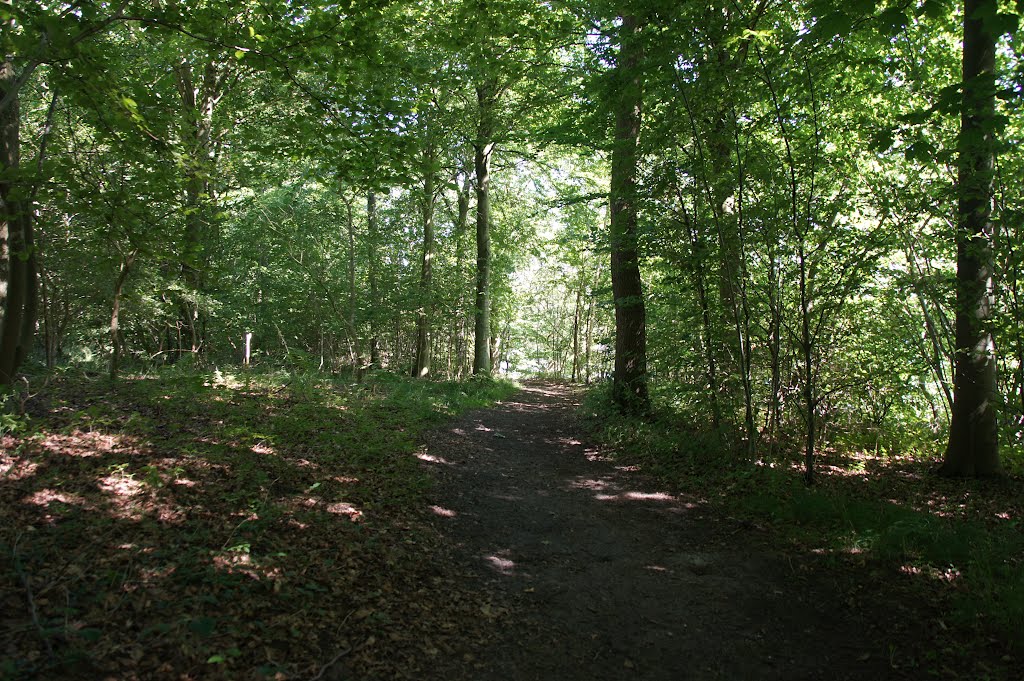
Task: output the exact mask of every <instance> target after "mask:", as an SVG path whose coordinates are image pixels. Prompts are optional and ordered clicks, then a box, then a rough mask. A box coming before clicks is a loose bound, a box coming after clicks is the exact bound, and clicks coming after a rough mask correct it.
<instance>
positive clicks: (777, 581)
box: [424, 383, 924, 681]
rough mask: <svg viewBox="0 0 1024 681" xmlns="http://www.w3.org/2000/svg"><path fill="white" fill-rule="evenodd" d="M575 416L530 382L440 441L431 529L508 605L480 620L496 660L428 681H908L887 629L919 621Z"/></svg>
mask: <svg viewBox="0 0 1024 681" xmlns="http://www.w3.org/2000/svg"><path fill="white" fill-rule="evenodd" d="M576 406H577V394H576V393H574V391H573V390H572V389H571V388H569V387H567V386H560V385H555V384H547V383H531V384H528V385H527V386H526V387H524V389H523V390H522V391H521V392H520V393H518V394H517V395H515V396H514V397H512V398H511V399H509V400H507V401H505V402H503V403H501V404H499V405H497V406H496V407H494V408H491V409H486V410H478V411H475V412H471V413H469V414H467V415H465V416H463V417H462V418H461V419H459V420H458V421H457V422H456V423H454V424H451V425H450V426H448V427H447V428H445V429H444V430H441V431H437V432H436V433H434V435H433V437H432V438H431V440H430V442H429V444H428V449H427V454H426V455H425V456H424V458H425V459H427V460H429V461H431V462H432V463H430V464H429V465H431V466H433V467H435V469H436V470H437V471H438V473H439V477H440V480H441V482H440V484H439V485H438V486H437V489H436V490H435V493H434V499H433V500H432V503H433V504H435V505H434V506H433V510H434V512H435V513H436V514H437V523H438V526H439V528H440V529H441V530H442V532H444V533H446V534H447V535H448V536H450V537H451V538H453V539H454V540H455V542H456V544H457V545H458V546H459V549H458V552H459V554H458V557H459V559H460V560H462V561H464V563H465V569H466V573H467V575H468V577H467V578H468V579H470V580H471V581H473V582H475V583H476V584H475V586H477V587H478V588H480V589H483V590H485V591H486V592H488V593H490V594H492V595H493V597H494V601H495V603H498V604H502V603H504V604H506V606H507V607H503V606H500V605H496V606H495V609H494V610H493V611H489V610H488V609H487V608H485V610H484V612H482V613H481V615H480V616H481V628H491V627H493V628H496V629H497V630H498V631H499V632H500V633H499V634H498V635H497V637H496V638H495V639H494V640H493V641H492V644H491V646H490V647H489V649H486V650H479V651H474V653H473V654H471V655H467V656H465V657H462V658H459V659H448V660H446V661H441V660H439V661H438V667H437V668H436V670H435V671H436V674H431V675H430V677H429V678H437V679H446V680H450V681H455V680H457V679H465V680H467V681H468V680H471V679H472V680H474V681H475V680H486V679H503V680H506V681H520V680H526V679H544V680H547V679H559V680H564V679H581V680H582V679H673V680H681V679H879V678H900V677H902V676H903V674H900V673H898V671H897V670H896V669H894V668H893V667H892V666H891V664H890V659H891V658H892V657H893V654H894V651H895V650H896V649H895V648H893V646H894V645H897V644H898V642H897V641H895V640H894V639H893V638H892V637H891V636H892V634H893V631H891V630H889V631H887V630H888V629H889V628H890V625H891V623H893V622H895V621H897V620H899V621H901V622H902V623H903V626H906V625H907V624H908V623H909V626H911V627H913V626H914V624H913V622H914V621H915V619H917V618H916V617H915V616H914V615H913V614H910V613H902V612H900V610H901V608H898V607H896V606H895V605H893V604H885V603H883V602H880V601H879V600H878V599H882V598H884V596H882V595H881V594H877V595H872V594H865V593H863V592H862V591H857V590H856V589H857V588H856V587H854V591H853V592H851V587H850V584H849V583H848V582H849V580H848V579H844V578H843V577H842V576H841V575H837V574H835V573H832V572H831V571H829V570H827V569H821V568H820V567H815V565H817V563H819V562H820V561H816V560H814V559H813V557H810V556H805V557H799V556H798V557H794V556H793V555H787V554H784V553H781V552H779V551H777V550H774V549H772V548H771V547H769V546H768V545H767V544H766V542H765V539H764V538H763V536H762V535H761V534H760V533H758V532H757V531H756V530H753V529H749V528H745V527H744V526H743V525H742V524H740V523H739V522H737V521H735V520H731V519H728V518H725V517H722V516H721V515H720V514H719V513H716V512H715V511H714V510H712V509H710V508H708V507H706V506H704V505H702V504H700V503H698V502H697V501H696V500H688V499H685V498H678V497H673V496H670V495H668V494H665V493H663V492H661V491H660V490H659V489H658V488H657V487H656V486H655V485H654V483H652V482H651V481H650V480H647V479H645V478H644V477H643V476H642V475H641V474H639V473H637V472H635V471H630V470H626V469H624V468H622V467H617V466H616V465H615V464H614V463H613V462H610V461H608V460H604V459H602V458H601V457H600V456H599V454H598V452H597V450H596V448H594V447H591V446H588V444H587V443H586V441H585V436H584V435H583V433H582V428H581V426H580V425H579V424H578V423H577V420H576V416H575V408H576ZM804 559H806V564H805V563H804ZM851 603H853V604H855V607H850V604H851ZM880 613H884V614H883V615H882V617H883V619H882V620H881V621H879V615H880ZM886 615H887V616H886ZM908 621H909V622H908ZM918 621H919V623H920V625H921V626H923V625H924V622H923V621H920V620H918ZM898 652H899V653H901V654H905V651H903V650H899V651H898ZM918 671H920V670H918Z"/></svg>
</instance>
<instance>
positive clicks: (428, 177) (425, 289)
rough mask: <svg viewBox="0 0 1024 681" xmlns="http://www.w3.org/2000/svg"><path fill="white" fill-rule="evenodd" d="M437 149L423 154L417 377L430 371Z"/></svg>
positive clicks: (414, 372)
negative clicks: (421, 253) (435, 151)
mask: <svg viewBox="0 0 1024 681" xmlns="http://www.w3.org/2000/svg"><path fill="white" fill-rule="evenodd" d="M435 174H436V169H435V158H434V149H433V147H432V146H428V148H427V150H426V151H424V154H423V205H422V216H423V258H422V261H421V267H420V290H419V296H420V300H419V308H418V309H417V311H416V356H415V361H414V363H413V370H412V375H413V377H414V378H425V377H426V376H427V375H429V374H430V354H431V352H430V351H431V341H430V312H431V307H432V305H431V298H432V296H433V291H432V281H433V267H434V185H435Z"/></svg>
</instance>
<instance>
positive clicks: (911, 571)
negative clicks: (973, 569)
mask: <svg viewBox="0 0 1024 681" xmlns="http://www.w3.org/2000/svg"><path fill="white" fill-rule="evenodd" d="M900 572H901V573H903V574H905V575H912V576H914V577H930V578H931V579H934V580H936V581H939V582H945V583H953V582H955V581H957V580H959V579H960V577H961V576H962V575H961V573H960V571H959V570H957V569H956V568H955V567H947V568H943V569H939V568H934V567H930V566H919V565H911V564H909V563H907V564H904V565H901V566H900Z"/></svg>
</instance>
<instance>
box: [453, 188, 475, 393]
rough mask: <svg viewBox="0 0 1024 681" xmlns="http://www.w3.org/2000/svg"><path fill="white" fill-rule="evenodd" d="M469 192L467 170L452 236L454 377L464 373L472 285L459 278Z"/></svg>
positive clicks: (460, 191)
mask: <svg viewBox="0 0 1024 681" xmlns="http://www.w3.org/2000/svg"><path fill="white" fill-rule="evenodd" d="M469 192H470V175H469V173H468V172H467V173H466V176H465V179H464V181H463V184H462V186H461V188H459V189H458V191H457V194H458V211H459V212H458V216H457V217H456V223H455V232H454V235H453V238H454V239H455V271H456V273H457V276H459V277H460V279H459V281H458V288H459V300H458V308H457V318H458V331H457V332H456V333H457V335H456V337H455V360H456V369H455V375H456V378H462V377H463V376H464V375H465V374H466V369H467V367H466V365H467V359H466V351H467V349H468V348H467V343H466V337H467V329H468V321H467V317H468V315H467V310H466V299H467V298H468V297H470V296H471V295H472V293H471V292H467V286H472V282H467V281H466V280H465V279H463V278H461V275H462V272H463V259H464V251H463V244H464V243H465V235H466V228H467V226H468V224H469Z"/></svg>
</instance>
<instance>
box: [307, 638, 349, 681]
mask: <svg viewBox="0 0 1024 681" xmlns="http://www.w3.org/2000/svg"><path fill="white" fill-rule="evenodd" d="M351 652H352V647H351V646H349V647H346V648H345V649H344V650H342V651H341V652H340V653H338V654H337V655H335V656H334V657H332V658H331V661H330V662H328V663H327V664H325V665H324V666H323V667H321V668H320V671H319V672H318V673H317V675H316V676H314V677H313V678H311V679H310V680H309V681H319V679H321V678H323V675H324V674H325V673H327V670H328V669H330V668H331V667H333V666H334V665H336V664H337V663H338V660H340V659H341V658H343V657H345V656H346V655H348V654H349V653H351Z"/></svg>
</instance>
